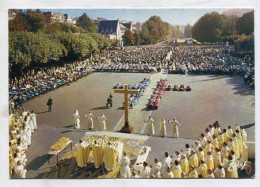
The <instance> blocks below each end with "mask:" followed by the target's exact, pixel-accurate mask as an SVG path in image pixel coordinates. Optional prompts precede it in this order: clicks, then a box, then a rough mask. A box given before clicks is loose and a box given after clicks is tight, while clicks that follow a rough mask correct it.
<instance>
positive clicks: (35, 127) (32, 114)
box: [30, 110, 37, 129]
mask: <svg viewBox="0 0 260 187" xmlns="http://www.w3.org/2000/svg"><path fill="white" fill-rule="evenodd" d="M30 117H31V119H32V124H33V128H34V129H37V121H36V114H35V113H34V112H33V110H32V111H31V114H30Z"/></svg>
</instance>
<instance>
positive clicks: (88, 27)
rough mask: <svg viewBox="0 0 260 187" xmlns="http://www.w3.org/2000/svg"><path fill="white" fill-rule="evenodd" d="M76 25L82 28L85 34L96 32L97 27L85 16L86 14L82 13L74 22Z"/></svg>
mask: <svg viewBox="0 0 260 187" xmlns="http://www.w3.org/2000/svg"><path fill="white" fill-rule="evenodd" d="M76 25H77V26H79V27H82V28H83V29H84V30H85V31H87V32H97V28H98V27H97V25H96V24H95V23H94V22H92V20H91V19H90V18H89V17H88V16H87V14H86V13H83V15H82V16H80V17H79V19H78V20H77V22H76Z"/></svg>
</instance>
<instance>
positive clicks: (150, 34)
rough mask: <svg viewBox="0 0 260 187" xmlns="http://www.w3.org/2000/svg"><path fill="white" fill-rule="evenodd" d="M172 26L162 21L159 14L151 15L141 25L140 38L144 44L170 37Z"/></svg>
mask: <svg viewBox="0 0 260 187" xmlns="http://www.w3.org/2000/svg"><path fill="white" fill-rule="evenodd" d="M173 35H174V27H173V26H172V25H170V24H169V23H167V22H163V21H162V20H161V18H160V17H159V16H152V17H150V18H149V20H147V21H146V22H145V23H144V24H143V26H142V32H141V38H142V40H143V42H144V44H152V43H157V42H159V41H162V40H164V39H167V38H169V37H172V36H173Z"/></svg>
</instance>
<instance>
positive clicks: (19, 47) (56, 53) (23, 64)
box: [9, 32, 67, 74]
mask: <svg viewBox="0 0 260 187" xmlns="http://www.w3.org/2000/svg"><path fill="white" fill-rule="evenodd" d="M66 54H67V50H66V49H65V47H64V46H63V45H61V43H60V42H59V41H58V40H56V39H53V38H52V39H51V38H49V36H48V35H46V34H43V33H32V32H10V33H9V62H10V70H11V72H13V71H14V72H18V74H19V73H22V72H23V71H24V70H25V69H26V68H29V67H31V66H39V65H42V64H46V63H48V62H51V61H58V60H59V59H60V58H62V57H63V56H66Z"/></svg>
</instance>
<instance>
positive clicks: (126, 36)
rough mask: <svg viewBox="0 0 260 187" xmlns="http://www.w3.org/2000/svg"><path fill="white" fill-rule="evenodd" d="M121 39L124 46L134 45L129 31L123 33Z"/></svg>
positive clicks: (132, 35) (133, 38)
mask: <svg viewBox="0 0 260 187" xmlns="http://www.w3.org/2000/svg"><path fill="white" fill-rule="evenodd" d="M122 38H123V41H124V44H125V45H134V43H135V37H134V33H133V32H132V31H131V30H130V29H128V30H126V31H125V33H124V35H123V37H122Z"/></svg>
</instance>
